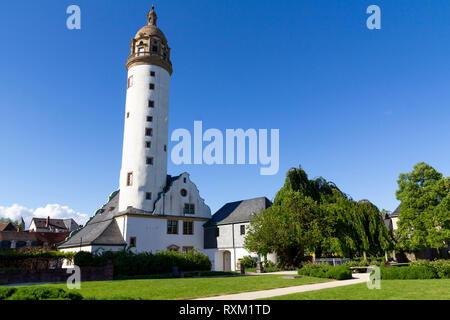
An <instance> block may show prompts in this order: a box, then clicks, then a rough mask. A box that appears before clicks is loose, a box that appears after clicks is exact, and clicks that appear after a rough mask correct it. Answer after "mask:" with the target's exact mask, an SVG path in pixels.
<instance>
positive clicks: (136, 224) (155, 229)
mask: <svg viewBox="0 0 450 320" xmlns="http://www.w3.org/2000/svg"><path fill="white" fill-rule="evenodd" d="M167 220H168V219H167V218H142V217H134V216H128V217H127V229H126V238H125V240H126V241H127V243H128V244H129V243H130V238H131V237H136V248H134V249H132V250H133V251H134V252H148V251H152V252H156V251H160V250H167V248H168V247H169V246H172V245H176V246H178V247H179V248H180V249H179V250H180V251H181V250H182V248H183V247H194V248H195V249H197V250H199V251H202V250H203V224H204V223H205V222H206V221H194V234H193V235H184V234H183V218H182V217H179V218H174V219H172V220H177V221H178V234H167ZM186 220H189V219H188V218H186Z"/></svg>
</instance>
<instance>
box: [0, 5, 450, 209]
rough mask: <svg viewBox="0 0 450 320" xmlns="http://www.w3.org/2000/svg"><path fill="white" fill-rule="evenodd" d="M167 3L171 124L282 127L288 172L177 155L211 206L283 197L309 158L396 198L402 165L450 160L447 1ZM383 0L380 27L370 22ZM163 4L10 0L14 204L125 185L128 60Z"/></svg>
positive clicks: (1, 172)
mask: <svg viewBox="0 0 450 320" xmlns="http://www.w3.org/2000/svg"><path fill="white" fill-rule="evenodd" d="M71 4H76V5H79V6H80V8H81V11H82V12H81V19H82V29H81V30H75V31H74V30H72V31H71V30H68V29H67V28H66V19H67V17H68V15H67V14H66V8H67V7H68V6H69V5H71ZM153 4H155V6H156V11H157V14H158V26H159V27H160V28H161V29H162V30H163V32H164V33H165V35H166V37H167V38H168V41H169V46H170V47H171V48H172V56H171V58H172V63H173V67H174V73H173V75H172V79H171V101H170V111H169V132H172V131H173V130H175V129H177V128H186V129H189V130H192V129H193V122H194V120H201V121H203V127H204V128H205V129H207V128H218V129H220V130H222V131H223V132H225V129H227V128H244V129H248V128H256V129H258V128H267V129H271V128H276V129H280V170H279V173H278V174H277V175H274V176H261V175H260V174H259V167H258V166H255V165H231V166H230V165H228V166H227V165H214V166H207V165H201V166H198V165H182V166H176V165H174V164H172V163H171V162H170V161H169V166H168V171H169V174H173V175H176V174H179V173H181V172H184V171H187V172H189V173H190V174H191V178H192V180H193V181H194V182H195V183H196V184H197V186H198V187H199V190H200V194H201V196H202V197H203V198H205V200H206V202H207V204H208V205H210V207H211V209H212V211H213V212H215V211H216V210H217V209H218V208H219V207H220V206H221V205H223V204H224V203H226V202H228V201H235V200H240V199H246V198H251V197H257V196H267V197H268V198H269V199H273V197H274V196H275V194H276V192H277V190H279V188H280V187H281V186H282V185H283V183H284V178H285V173H286V171H287V170H288V169H289V168H291V167H297V166H298V165H300V164H301V166H302V167H303V168H304V169H305V170H306V172H307V173H308V175H309V176H310V177H311V178H313V177H318V176H323V177H324V178H326V179H327V180H331V181H333V182H335V183H336V184H337V185H338V186H339V187H340V188H341V189H342V190H343V191H344V192H346V193H348V194H350V195H351V196H352V197H353V198H354V199H356V200H358V199H363V198H366V199H369V200H371V201H372V202H373V203H375V204H376V205H377V206H378V207H379V208H380V209H382V208H386V209H389V210H394V209H395V207H396V205H397V204H398V201H397V200H396V198H395V190H396V188H397V184H396V180H397V177H398V175H399V173H401V172H408V171H411V169H412V167H413V165H414V164H415V163H417V162H419V161H425V162H428V163H429V164H431V165H432V166H434V167H435V168H436V169H437V170H438V171H440V172H442V173H443V174H444V175H446V176H448V175H449V172H450V161H449V159H450V148H449V141H450V130H449V120H450V108H449V104H450V81H449V76H450V63H449V62H448V57H449V56H450V43H449V41H448V39H450V25H449V23H448V21H449V19H450V2H449V1H446V0H442V1H438V0H434V1H425V0H421V1H414V0H397V1H379V0H370V1H365V0H352V1H340V0H327V1H321V0H315V1H312V0H308V1H300V0H297V1H276V2H275V1H261V0H260V1H250V0H239V1H237V0H234V1H225V0H221V1H219V0H218V1H209V0H202V1H187V0H170V1H168V0H158V1H153ZM372 4H376V5H378V6H380V8H381V15H382V16H381V17H382V29H381V30H368V29H367V27H366V19H367V17H368V15H367V14H366V8H367V7H368V6H369V5H372ZM151 5H152V2H151V1H141V0H133V1H111V0H110V1H106V0H95V1H94V0H89V1H88V0H71V1H63V0H54V1H50V0H41V1H31V0H30V1H3V2H2V3H1V10H0V24H1V27H0V39H1V41H2V43H3V45H2V50H1V51H0V63H1V70H2V71H1V72H0V83H1V86H0V111H1V114H2V124H1V126H0V150H2V155H1V157H0V177H1V179H0V209H1V210H0V215H1V214H2V212H3V215H5V212H6V211H5V210H7V209H8V208H10V207H11V206H12V205H13V204H17V205H16V208H19V209H17V210H19V211H20V210H21V209H20V208H22V207H23V208H28V209H29V211H30V212H33V210H35V209H36V208H41V209H42V208H45V207H46V206H47V205H48V204H58V205H59V206H60V207H63V206H66V207H64V208H66V209H65V210H66V211H64V210H63V211H64V212H65V213H61V215H63V214H67V212H72V211H73V212H77V213H84V214H87V215H92V214H93V213H94V212H95V210H96V209H97V208H99V207H100V206H101V205H102V204H103V203H104V202H105V201H106V200H107V197H108V195H109V194H110V193H111V192H112V191H114V190H116V189H117V188H118V180H119V171H120V166H121V152H122V137H123V121H124V108H125V94H126V92H125V89H126V78H127V75H126V70H125V62H126V59H127V57H128V54H129V43H130V39H131V38H132V37H133V36H134V35H135V33H136V32H137V30H139V28H141V27H142V26H143V25H144V24H145V23H146V14H147V12H148V10H149V9H150V8H151ZM173 146H174V143H171V144H170V145H169V149H171V147H173ZM169 151H170V150H169ZM47 207H48V206H47ZM59 209H61V208H59ZM2 210H3V211H2ZM17 210H16V211H17ZM70 210H72V211H70ZM19 211H17V212H19ZM39 212H40V213H41V214H44V213H45V210H44V211H43V210H41V211H39Z"/></svg>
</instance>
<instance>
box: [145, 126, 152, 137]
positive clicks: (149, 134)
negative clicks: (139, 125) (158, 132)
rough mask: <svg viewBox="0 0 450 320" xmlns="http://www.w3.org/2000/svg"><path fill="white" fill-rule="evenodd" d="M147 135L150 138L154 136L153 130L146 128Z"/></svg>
mask: <svg viewBox="0 0 450 320" xmlns="http://www.w3.org/2000/svg"><path fill="white" fill-rule="evenodd" d="M145 135H146V136H148V137H151V136H153V129H152V128H145Z"/></svg>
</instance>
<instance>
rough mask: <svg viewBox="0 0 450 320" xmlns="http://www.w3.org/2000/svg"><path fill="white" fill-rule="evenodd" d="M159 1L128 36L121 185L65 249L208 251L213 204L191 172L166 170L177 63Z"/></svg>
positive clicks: (66, 242) (63, 247)
mask: <svg viewBox="0 0 450 320" xmlns="http://www.w3.org/2000/svg"><path fill="white" fill-rule="evenodd" d="M156 22H157V16H156V13H155V10H154V8H153V7H152V10H151V11H150V12H149V13H148V15H147V24H146V25H145V26H144V27H142V28H141V29H140V30H139V31H138V32H137V34H136V35H135V37H133V39H132V40H131V44H130V56H129V57H128V60H127V63H126V68H127V71H128V79H127V91H126V92H127V93H126V105H125V125H124V136H123V152H122V168H121V171H120V181H119V190H118V191H116V192H114V193H113V194H111V196H110V198H109V200H108V202H107V203H106V204H105V205H104V206H103V207H102V208H101V209H100V210H98V211H97V213H96V214H95V215H94V217H92V218H91V220H90V221H89V222H88V223H87V224H86V226H85V227H84V228H83V229H81V230H80V231H78V232H74V233H73V234H71V236H70V237H69V238H68V239H67V240H66V241H65V242H64V243H62V244H61V245H60V246H59V250H61V251H80V250H85V251H91V252H101V251H105V250H121V249H123V248H129V249H130V250H132V251H135V252H145V251H153V252H155V251H158V250H177V251H188V250H192V249H197V250H199V251H203V239H204V229H203V224H204V223H205V222H207V221H208V220H209V219H210V218H211V210H210V208H209V207H208V206H207V205H206V204H205V201H204V200H203V199H202V198H201V197H200V194H199V191H198V189H197V187H196V186H195V184H194V183H193V182H192V181H191V180H190V177H189V174H188V173H183V174H181V175H179V176H176V177H172V176H169V175H167V152H168V117H169V92H170V76H171V74H172V63H171V61H170V48H169V46H168V43H167V39H166V37H165V35H164V33H163V32H162V31H161V30H160V29H159V28H158V27H157V26H156Z"/></svg>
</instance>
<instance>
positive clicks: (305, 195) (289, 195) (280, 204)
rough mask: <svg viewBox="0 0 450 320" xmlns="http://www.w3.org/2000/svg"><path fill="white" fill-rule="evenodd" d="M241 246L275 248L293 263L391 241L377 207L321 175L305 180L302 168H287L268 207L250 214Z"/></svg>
mask: <svg viewBox="0 0 450 320" xmlns="http://www.w3.org/2000/svg"><path fill="white" fill-rule="evenodd" d="M245 245H246V247H247V249H249V250H250V251H253V252H257V253H259V254H261V255H265V254H268V253H271V252H276V253H277V254H278V256H279V257H280V260H282V261H283V262H284V264H285V265H298V263H299V262H300V261H301V260H302V259H303V258H304V255H305V253H308V254H312V253H314V254H315V256H316V257H321V256H331V255H339V256H348V257H353V256H354V255H364V256H365V255H366V254H367V253H370V254H371V255H378V254H380V253H384V251H385V250H388V249H389V248H391V247H392V239H391V237H390V234H389V231H388V230H387V228H386V227H385V225H384V222H383V219H382V217H381V215H380V214H379V211H378V208H377V207H376V206H374V205H373V204H371V203H370V202H368V201H363V202H360V203H356V202H355V201H353V199H352V198H351V197H350V196H348V195H346V194H345V193H343V192H342V191H341V190H340V189H339V188H338V187H337V186H336V185H335V184H334V183H332V182H328V181H326V180H325V179H324V178H321V177H320V178H317V179H313V180H310V179H308V176H307V174H306V172H305V171H304V170H302V169H301V168H298V169H297V168H293V169H291V170H289V171H288V173H287V175H286V180H285V183H284V186H283V187H282V188H281V189H280V191H278V193H277V195H276V196H275V199H274V203H273V206H272V207H270V208H268V209H266V210H263V211H261V212H260V213H259V214H257V215H255V217H254V219H253V220H252V222H251V223H250V230H249V232H248V235H247V237H246V241H245Z"/></svg>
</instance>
